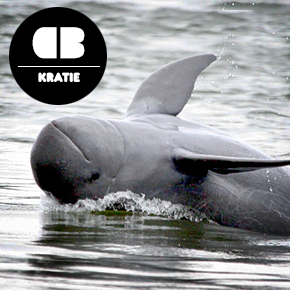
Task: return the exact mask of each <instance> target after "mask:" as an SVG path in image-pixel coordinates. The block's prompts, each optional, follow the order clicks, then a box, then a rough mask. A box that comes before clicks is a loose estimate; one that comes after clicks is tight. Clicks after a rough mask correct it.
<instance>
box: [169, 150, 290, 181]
mask: <svg viewBox="0 0 290 290" xmlns="http://www.w3.org/2000/svg"><path fill="white" fill-rule="evenodd" d="M172 159H173V162H174V164H175V166H176V169H177V170H178V171H180V172H182V173H184V174H187V175H194V174H196V173H198V175H200V174H201V175H204V176H205V175H206V174H207V172H208V170H211V171H213V172H216V173H219V174H230V173H240V172H248V171H255V170H259V169H264V168H271V167H281V166H289V165H290V160H274V159H253V158H239V157H227V156H213V155H203V154H196V153H193V152H191V151H189V150H186V149H181V148H176V149H174V150H173V156H172Z"/></svg>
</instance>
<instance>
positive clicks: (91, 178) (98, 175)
mask: <svg viewBox="0 0 290 290" xmlns="http://www.w3.org/2000/svg"><path fill="white" fill-rule="evenodd" d="M99 178H100V173H98V172H95V173H93V174H92V176H91V177H90V178H89V179H88V181H89V182H93V181H95V180H97V179H99Z"/></svg>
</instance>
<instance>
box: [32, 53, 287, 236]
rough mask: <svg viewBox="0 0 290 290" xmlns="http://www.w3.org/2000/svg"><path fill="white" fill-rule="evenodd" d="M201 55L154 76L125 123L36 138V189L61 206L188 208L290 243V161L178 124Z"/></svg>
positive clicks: (69, 121)
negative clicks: (146, 203)
mask: <svg viewBox="0 0 290 290" xmlns="http://www.w3.org/2000/svg"><path fill="white" fill-rule="evenodd" d="M215 59H216V58H215V56H213V55H201V56H197V57H190V58H186V59H182V60H179V61H176V62H173V63H171V64H169V65H167V66H165V67H163V68H161V69H159V70H157V71H156V72H154V73H153V74H152V75H151V76H150V77H149V78H147V79H146V80H145V81H144V83H143V84H142V85H141V86H140V88H139V90H138V91H137V93H136V95H135V97H134V99H133V102H132V104H131V105H130V107H129V109H128V114H127V117H126V118H125V119H124V120H105V119H97V118H90V117H85V116H74V117H64V118H60V119H57V120H54V121H52V122H51V123H49V124H47V125H46V126H45V127H44V128H43V130H42V131H41V133H40V134H39V136H38V138H37V140H36V142H35V144H34V146H33V149H32V152H31V165H32V170H33V174H34V177H35V180H36V182H37V184H38V185H39V186H40V188H41V189H42V190H44V191H45V192H47V193H49V194H52V195H53V196H54V197H56V198H57V199H58V200H59V201H60V202H62V203H75V202H76V201H77V200H78V199H84V198H91V199H97V198H102V197H104V196H105V195H106V194H108V193H111V192H117V191H124V190H131V191H133V192H135V193H144V194H145V195H146V198H153V197H157V198H161V199H163V200H169V201H171V202H173V203H181V204H185V205H189V206H192V207H193V208H194V209H196V210H198V211H200V212H203V213H205V214H206V215H207V216H208V217H209V218H210V219H212V220H214V221H216V222H218V223H219V224H221V225H226V226H232V227H238V228H242V229H248V230H254V231H260V232H264V233H271V234H280V235H289V234H290V169H289V167H282V166H285V165H290V160H283V161H281V160H273V159H272V158H270V157H269V156H267V155H266V154H264V153H262V152H260V151H258V150H256V149H254V148H253V147H251V146H250V145H248V144H246V143H244V142H240V141H238V140H236V139H234V138H232V137H231V136H229V135H227V134H225V133H223V132H221V131H219V130H216V129H213V128H211V127H208V126H205V125H201V124H199V123H195V122H188V121H184V120H181V119H179V118H177V117H176V115H177V114H178V113H179V112H180V111H181V110H182V109H183V107H184V105H185V104H186V102H187V101H188V99H189V98H190V96H191V93H192V90H193V86H194V82H195V80H196V78H197V76H198V75H199V73H200V72H201V71H202V70H203V69H204V68H206V67H207V66H208V65H209V64H210V63H211V62H213V61H214V60H215Z"/></svg>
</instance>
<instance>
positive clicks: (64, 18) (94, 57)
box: [9, 7, 107, 105]
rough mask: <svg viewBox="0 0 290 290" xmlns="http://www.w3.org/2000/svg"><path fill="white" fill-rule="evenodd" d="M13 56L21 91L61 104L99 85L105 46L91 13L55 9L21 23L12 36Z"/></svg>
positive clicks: (14, 73)
mask: <svg viewBox="0 0 290 290" xmlns="http://www.w3.org/2000/svg"><path fill="white" fill-rule="evenodd" d="M9 60H10V67H11V71H12V74H13V76H14V78H15V80H16V82H17V83H18V85H19V86H20V87H21V88H22V90H23V91H25V92H26V93H27V94H28V95H29V96H31V97H32V98H34V99H36V100H38V101H40V102H43V103H47V104H53V105H63V104H70V103H73V102H76V101H78V100H80V99H82V98H84V97H85V96H87V95H88V94H89V93H90V92H91V91H92V90H93V89H94V88H95V87H96V86H97V85H98V83H99V82H100V80H101V78H102V76H103V74H104V72H105V68H106V63H107V49H106V44H105V41H104V38H103V36H102V33H101V32H100V30H99V29H98V27H97V26H96V25H95V24H94V22H93V21H92V20H90V19H89V18H88V17H87V16H85V15H84V14H82V13H80V12H78V11H75V10H73V9H69V8H62V7H54V8H47V9H43V10H41V11H38V12H36V13H35V14H32V15H31V16H29V17H28V18H27V19H26V20H25V21H24V22H22V24H21V25H20V26H19V27H18V29H17V30H16V32H15V34H14V36H13V38H12V41H11V45H10V52H9Z"/></svg>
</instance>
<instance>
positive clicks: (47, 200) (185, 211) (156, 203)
mask: <svg viewBox="0 0 290 290" xmlns="http://www.w3.org/2000/svg"><path fill="white" fill-rule="evenodd" d="M40 206H41V208H42V210H43V211H45V212H48V211H56V212H74V213H78V212H93V213H97V212H104V211H105V210H108V209H109V210H115V211H120V210H125V211H127V212H132V213H143V214H146V215H156V216H164V217H168V218H173V219H187V220H190V221H195V222H199V221H201V220H204V219H205V218H206V217H205V216H203V215H201V214H200V213H198V212H196V211H195V210H194V209H192V208H190V207H187V206H184V205H181V204H173V203H172V202H170V201H165V200H161V199H159V198H153V199H145V195H144V194H136V193H133V192H131V191H119V192H116V193H110V194H108V195H106V196H105V197H104V198H102V199H98V200H92V199H84V200H79V201H78V202H77V203H76V204H74V205H72V204H65V205H64V204H60V203H59V202H58V201H57V200H56V199H55V198H53V197H52V196H51V197H50V196H47V195H43V196H42V197H41V204H40Z"/></svg>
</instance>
